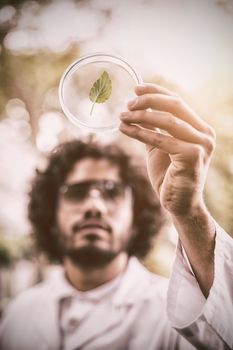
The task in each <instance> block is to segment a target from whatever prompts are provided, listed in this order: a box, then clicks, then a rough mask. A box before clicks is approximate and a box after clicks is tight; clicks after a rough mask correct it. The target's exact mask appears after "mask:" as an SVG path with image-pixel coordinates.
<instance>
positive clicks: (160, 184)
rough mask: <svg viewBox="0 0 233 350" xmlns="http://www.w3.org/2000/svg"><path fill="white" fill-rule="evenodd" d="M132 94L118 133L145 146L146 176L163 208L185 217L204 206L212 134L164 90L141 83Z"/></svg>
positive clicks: (198, 119)
mask: <svg viewBox="0 0 233 350" xmlns="http://www.w3.org/2000/svg"><path fill="white" fill-rule="evenodd" d="M136 93H137V95H138V97H137V98H136V99H135V100H134V101H131V103H129V105H128V108H129V111H127V112H123V113H122V114H121V120H122V123H121V125H120V130H121V131H122V132H123V133H125V134H126V135H128V136H130V137H133V138H135V139H138V140H140V141H142V142H143V143H145V144H146V145H147V164H148V174H149V177H150V180H151V183H152V186H153V188H154V190H155V191H156V193H157V195H158V196H159V199H160V202H161V205H163V206H164V207H165V208H166V209H167V210H168V211H169V212H171V213H172V214H174V215H183V214H184V215H185V214H186V213H188V211H189V210H191V209H192V207H193V206H195V205H196V204H198V202H202V198H203V188H204V183H205V179H206V173H207V169H208V166H209V162H210V158H211V154H212V152H213V149H214V146H215V132H214V130H213V129H212V128H211V127H210V126H209V125H208V124H207V123H206V122H204V121H203V120H202V119H201V118H200V117H199V116H198V115H197V114H196V113H195V112H194V111H193V110H192V109H191V108H190V107H189V106H188V105H187V104H186V103H185V102H184V101H183V100H182V99H181V98H180V97H178V96H177V95H175V94H174V93H172V92H170V91H168V90H167V89H165V88H163V87H160V86H158V85H154V84H145V85H142V86H138V87H137V88H136ZM156 128H160V129H162V130H164V131H166V135H165V134H164V133H160V132H158V130H157V131H156Z"/></svg>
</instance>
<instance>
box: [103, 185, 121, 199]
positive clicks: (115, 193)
mask: <svg viewBox="0 0 233 350" xmlns="http://www.w3.org/2000/svg"><path fill="white" fill-rule="evenodd" d="M104 192H105V193H104V194H105V197H106V198H109V199H116V198H119V197H122V196H123V194H124V186H123V185H122V184H120V183H116V182H112V181H108V182H106V183H105V191H104Z"/></svg>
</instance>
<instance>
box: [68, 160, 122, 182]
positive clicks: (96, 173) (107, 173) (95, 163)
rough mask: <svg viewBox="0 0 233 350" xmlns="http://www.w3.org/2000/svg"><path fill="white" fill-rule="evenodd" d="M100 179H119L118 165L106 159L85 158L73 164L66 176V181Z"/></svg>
mask: <svg viewBox="0 0 233 350" xmlns="http://www.w3.org/2000/svg"><path fill="white" fill-rule="evenodd" d="M102 179H105V180H115V181H118V180H120V173H119V168H118V166H117V165H115V164H113V163H111V162H110V161H109V160H107V159H95V158H85V159H82V160H79V161H77V162H76V163H75V164H74V166H73V168H72V170H71V171H70V172H69V174H68V175H67V177H66V183H74V182H81V181H88V180H102Z"/></svg>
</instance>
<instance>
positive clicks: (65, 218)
mask: <svg viewBox="0 0 233 350" xmlns="http://www.w3.org/2000/svg"><path fill="white" fill-rule="evenodd" d="M71 218H72V208H69V206H67V205H64V204H63V203H60V204H59V206H58V208H57V217H56V221H57V225H58V227H59V229H60V230H61V231H62V232H64V233H66V234H68V231H69V227H70V222H71Z"/></svg>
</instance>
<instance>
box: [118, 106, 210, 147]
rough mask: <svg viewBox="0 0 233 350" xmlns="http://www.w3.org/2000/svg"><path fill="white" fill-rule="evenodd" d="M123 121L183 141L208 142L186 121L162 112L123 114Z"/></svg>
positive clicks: (144, 111)
mask: <svg viewBox="0 0 233 350" xmlns="http://www.w3.org/2000/svg"><path fill="white" fill-rule="evenodd" d="M120 118H121V120H123V121H124V122H126V123H130V124H131V123H133V124H139V125H144V126H145V125H146V126H147V127H148V128H149V129H155V128H156V127H157V128H160V129H162V130H165V131H166V132H168V133H169V134H170V135H172V136H174V137H176V138H179V139H181V140H183V141H187V142H193V143H200V144H203V145H204V144H205V143H207V142H208V140H206V139H207V136H205V135H203V133H201V132H199V131H198V130H197V129H195V128H193V127H192V126H191V125H190V124H188V123H186V122H185V121H183V120H181V119H178V118H176V117H174V116H173V115H172V114H171V113H167V112H160V111H155V110H153V111H146V110H137V111H131V112H123V113H121V115H120Z"/></svg>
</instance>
